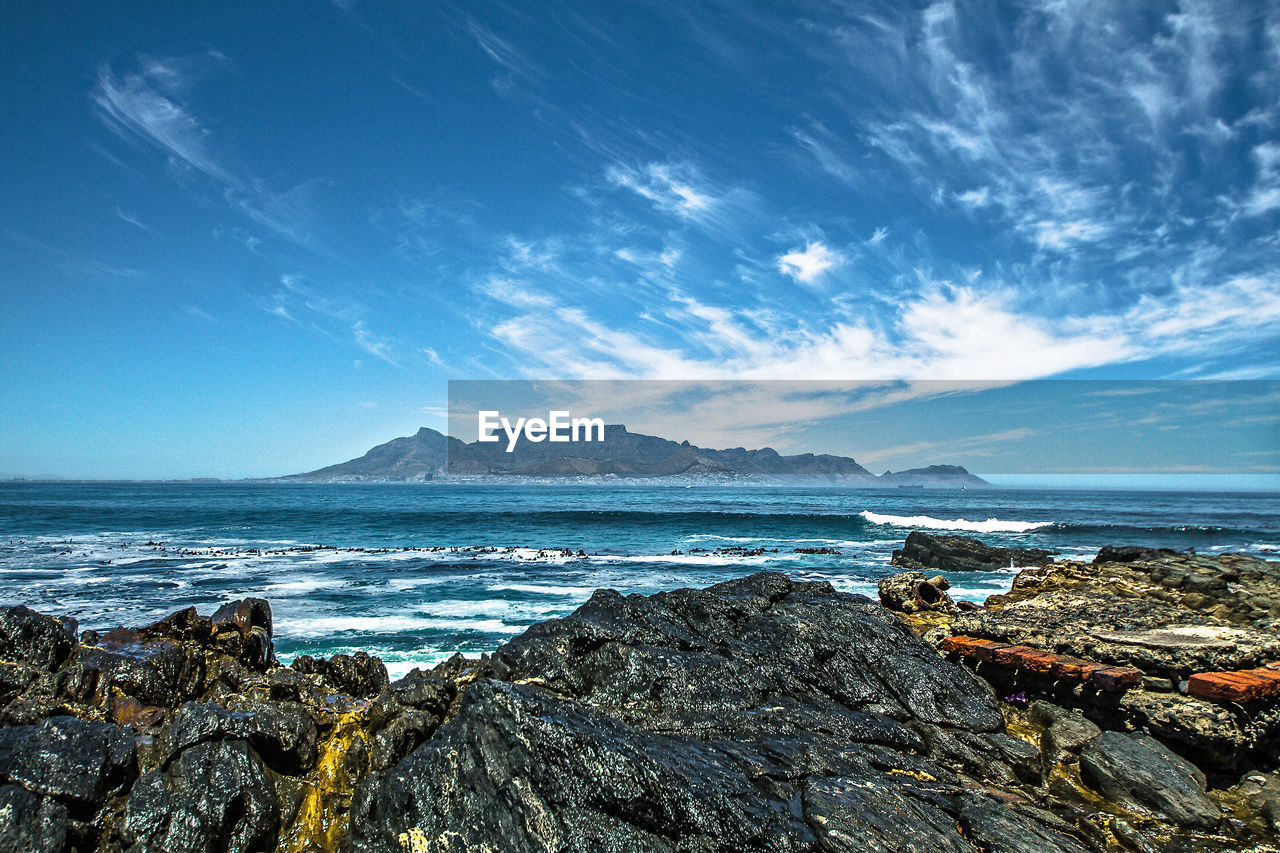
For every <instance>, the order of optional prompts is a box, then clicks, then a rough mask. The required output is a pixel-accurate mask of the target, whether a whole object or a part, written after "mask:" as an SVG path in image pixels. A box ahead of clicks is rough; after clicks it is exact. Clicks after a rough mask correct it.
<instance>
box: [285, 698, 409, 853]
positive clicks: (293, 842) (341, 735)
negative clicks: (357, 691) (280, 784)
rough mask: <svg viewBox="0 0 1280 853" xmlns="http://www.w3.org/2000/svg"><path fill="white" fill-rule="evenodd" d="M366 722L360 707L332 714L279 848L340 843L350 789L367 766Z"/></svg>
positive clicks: (316, 851)
mask: <svg viewBox="0 0 1280 853" xmlns="http://www.w3.org/2000/svg"><path fill="white" fill-rule="evenodd" d="M364 725H365V709H364V708H363V707H361V708H359V709H358V710H354V711H348V712H346V713H342V714H338V715H337V716H336V719H335V721H334V725H333V728H332V730H331V732H330V734H329V736H328V738H327V739H326V740H325V741H324V743H322V744H321V745H320V757H319V758H318V759H317V760H316V764H315V767H314V768H313V769H312V771H311V772H310V773H309V774H307V777H306V779H304V780H303V783H304V785H305V786H306V793H305V794H304V795H303V798H302V803H301V805H300V806H299V807H298V811H297V816H296V817H295V818H294V821H293V823H292V825H291V826H288V827H286V828H285V831H284V832H282V833H281V836H280V846H279V848H278V849H279V850H280V851H282V853H333V851H336V850H337V849H338V847H339V845H341V844H342V839H343V838H344V837H345V836H346V834H347V825H348V821H349V820H350V813H351V794H352V792H353V791H354V790H355V785H356V782H357V781H359V780H360V778H361V777H362V776H363V775H364V773H365V772H366V771H367V769H368V739H369V737H368V734H367V733H366V732H365V731H364ZM402 837H403V836H402ZM424 843H425V840H424ZM413 849H414V850H417V849H419V848H416V847H415V848H413ZM421 849H422V850H425V849H426V848H425V847H423V848H421Z"/></svg>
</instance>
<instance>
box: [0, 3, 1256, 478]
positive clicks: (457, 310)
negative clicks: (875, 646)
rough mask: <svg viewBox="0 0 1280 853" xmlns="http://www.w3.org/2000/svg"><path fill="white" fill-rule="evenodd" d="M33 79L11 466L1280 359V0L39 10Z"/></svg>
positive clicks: (12, 320)
mask: <svg viewBox="0 0 1280 853" xmlns="http://www.w3.org/2000/svg"><path fill="white" fill-rule="evenodd" d="M0 93H2V95H3V103H4V112H3V115H4V118H3V125H2V128H0V169H2V170H3V180H0V299H2V303H0V304H2V305H3V310H2V311H0V400H2V401H3V404H2V405H0V476H27V477H42V476H57V477H186V476H220V477H237V476H267V475H276V474H285V473H291V472H295V471H301V470H309V469H312V468H316V467H320V466H322V465H325V464H330V463H333V462H337V461H340V460H343V459H347V458H351V457H353V456H357V455H359V454H360V453H362V452H363V451H364V450H366V449H368V448H369V447H371V446H373V445H374V444H378V443H381V442H383V441H386V440H388V439H389V438H391V437H393V436H396V435H406V434H410V433H412V432H413V431H415V430H416V429H417V428H418V427H419V426H431V427H435V428H440V429H443V428H444V427H445V413H446V400H447V397H446V394H447V383H448V382H449V380H466V379H495V378H507V379H515V378H559V379H599V378H610V379H613V378H645V379H721V378H733V379H748V380H772V379H793V380H797V379H799V380H848V379H882V380H883V379H915V380H1026V379H1035V378H1046V377H1055V378H1068V379H1106V380H1133V379H1140V380H1156V379H1276V378H1280V263H1278V262H1280V243H1278V233H1277V232H1278V229H1277V224H1278V223H1277V220H1278V218H1280V5H1278V4H1276V3H1272V2H1240V3H1229V4H1228V3H1212V2H1205V3H1192V2H1186V3H1151V2H1135V0H1118V2H1112V3H1108V2H1088V3H1086V2H1072V0H1044V2H1036V1H1035V0H1025V2H1019V3H969V2H952V0H939V2H932V3H915V4H912V3H899V2H887V3H878V2H851V3H841V2H835V0H807V1H806V2H778V3H769V4H760V3H698V2H683V1H682V2H678V3H677V2H645V3H632V2H625V0H620V2H614V3H609V4H600V3H594V2H581V3H566V2H558V1H557V0H547V2H539V3H523V4H507V3H465V4H449V3H440V2H430V3H428V2H421V0H419V2H382V3H372V2H363V0H341V1H340V2H320V0H316V2H310V3H295V4H274V3H269V4H225V3H220V4H212V3H183V4H157V3H142V2H136V3H121V2H101V3H93V4H78V5H76V6H75V7H74V9H73V8H71V7H69V6H67V5H66V4H59V3H41V4H7V5H6V6H5V9H4V11H3V12H0ZM923 450H924V449H922V456H921V458H920V459H918V460H917V462H918V464H927V463H929V462H941V461H952V460H947V459H933V458H924V456H925V455H926V454H924V453H923ZM872 452H875V451H872Z"/></svg>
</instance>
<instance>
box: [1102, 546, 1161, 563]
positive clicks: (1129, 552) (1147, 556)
mask: <svg viewBox="0 0 1280 853" xmlns="http://www.w3.org/2000/svg"><path fill="white" fill-rule="evenodd" d="M1177 553H1178V552H1177V551H1170V550H1169V549H1167V548H1143V547H1142V546H1140V545H1103V546H1102V548H1100V549H1099V550H1098V556H1096V557H1094V558H1093V561H1094V562H1095V563H1132V562H1135V561H1137V560H1158V559H1160V558H1161V557H1171V556H1174V555H1176V554H1177Z"/></svg>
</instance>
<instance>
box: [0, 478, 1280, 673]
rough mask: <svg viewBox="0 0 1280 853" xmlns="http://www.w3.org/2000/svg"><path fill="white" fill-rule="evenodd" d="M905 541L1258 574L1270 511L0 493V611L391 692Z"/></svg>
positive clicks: (420, 487)
mask: <svg viewBox="0 0 1280 853" xmlns="http://www.w3.org/2000/svg"><path fill="white" fill-rule="evenodd" d="M916 529H919V530H927V531H933V532H938V533H954V532H960V533H964V534H967V535H972V536H977V537H979V538H981V539H982V540H983V541H985V542H987V543H989V544H993V545H1005V546H1018V547H1034V548H1046V549H1049V550H1051V551H1054V552H1056V553H1058V554H1060V555H1061V556H1063V557H1092V556H1093V555H1094V554H1095V553H1096V552H1097V550H1098V548H1099V547H1101V546H1102V545H1107V544H1136V545H1150V546H1161V547H1167V548H1175V549H1179V550H1186V549H1194V550H1195V551H1197V552H1200V553H1206V554H1215V553H1221V552H1224V551H1238V552H1243V553H1246V554H1253V555H1256V556H1260V557H1268V558H1272V559H1280V495H1276V494H1268V493H1240V494H1233V493H1204V492H1199V493H1197V492H1120V491H1094V492H1089V491H1035V490H1026V489H999V490H969V491H953V490H932V489H889V490H868V489H845V488H834V487H806V488H799V487H795V488H793V487H764V486H712V485H697V486H643V487H641V486H636V487H627V486H619V485H546V486H530V485H519V486H514V485H458V484H442V483H435V484H433V483H426V484H414V485H408V484H404V485H400V484H386V485H349V484H332V485H329V484H290V485H285V484H274V483H272V484H267V483H258V484H248V483H84V484H82V483H25V482H16V483H0V604H5V605H8V604H19V603H21V604H26V605H28V606H30V607H33V608H35V609H36V610H40V611H43V612H46V613H53V614H58V615H70V616H74V617H76V618H77V619H79V620H80V624H81V627H82V628H89V627H92V628H97V629H100V630H101V629H109V628H112V627H115V626H117V625H128V626H137V625H142V624H146V623H148V622H150V621H153V620H155V619H158V618H160V617H162V616H164V615H166V614H168V613H170V612H172V611H174V610H176V609H179V608H183V607H188V606H193V605H194V606H195V607H196V608H198V609H199V610H200V612H202V613H206V614H207V613H210V612H212V611H213V610H214V609H215V608H216V607H217V606H218V605H220V604H221V603H223V602H226V601H230V600H232V599H235V598H242V597H245V596H260V597H262V598H266V599H268V600H269V601H270V602H271V606H272V610H273V612H274V615H275V637H276V651H277V653H278V654H279V655H280V657H281V658H282V659H283V660H285V661H288V660H290V659H292V658H293V657H294V656H296V655H299V654H318V655H330V654H336V653H338V652H344V651H353V650H357V649H364V650H366V651H368V652H370V653H372V654H377V655H379V656H381V657H382V658H383V660H384V661H386V663H387V666H388V669H389V670H390V671H391V673H392V676H393V677H395V676H398V675H401V674H403V673H405V672H407V671H408V670H409V669H411V668H413V667H415V666H429V665H431V664H433V663H435V662H437V661H439V660H441V659H443V658H446V657H448V656H450V655H452V654H453V653H454V652H459V651H460V652H463V653H464V654H467V655H476V654H479V653H481V652H486V651H491V650H492V649H494V648H495V647H496V646H498V645H499V644H500V643H502V642H503V641H505V640H507V639H509V638H510V637H512V636H514V635H516V634H518V633H520V632H521V631H523V630H524V629H525V628H526V627H528V626H529V625H531V624H533V623H535V622H540V621H542V620H545V619H548V618H551V617H554V616H562V615H565V614H567V613H569V612H570V611H572V610H573V609H574V608H575V607H577V606H578V605H580V604H582V602H584V601H585V600H586V599H587V598H588V597H589V596H590V595H591V593H592V591H593V590H595V589H597V588H599V587H612V588H614V589H618V590H621V591H623V592H628V593H630V592H640V593H650V592H655V591H658V590H664V589H676V588H679V587H687V586H705V585H708V584H712V583H715V582H717V581H720V580H724V579H727V578H732V577H737V576H740V575H743V574H747V573H750V572H756V571H760V570H763V569H770V570H774V571H780V572H785V573H787V574H788V575H791V576H792V577H795V578H800V579H804V580H819V579H820V580H827V581H830V582H831V583H832V584H833V585H834V586H835V587H836V588H838V589H842V590H847V591H850V592H858V593H864V594H867V595H870V596H875V594H876V581H877V580H879V579H880V578H882V577H885V576H886V575H889V574H893V573H894V568H893V567H892V566H891V565H890V563H889V559H890V556H891V554H892V551H893V549H894V548H896V547H901V545H902V541H903V539H905V538H906V535H907V534H908V533H909V532H910V531H911V530H916ZM797 548H826V549H832V550H835V551H837V552H839V553H838V554H802V553H797V552H796V549H797ZM1017 569H1018V567H1016V566H1010V567H1008V568H1007V569H1002V570H1000V571H996V572H983V573H972V574H953V575H951V576H950V578H951V581H952V583H953V587H952V590H951V593H952V595H953V596H955V597H957V598H963V599H968V600H971V601H981V600H983V599H984V598H986V596H988V595H990V594H992V593H997V592H1004V591H1007V589H1008V587H1009V582H1010V579H1011V578H1012V576H1013V575H1014V574H1015V573H1016V571H1017Z"/></svg>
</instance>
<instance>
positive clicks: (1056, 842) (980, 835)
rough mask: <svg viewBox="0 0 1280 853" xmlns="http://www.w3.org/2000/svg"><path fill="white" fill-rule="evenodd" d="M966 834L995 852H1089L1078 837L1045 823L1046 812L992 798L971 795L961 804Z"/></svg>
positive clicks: (962, 823)
mask: <svg viewBox="0 0 1280 853" xmlns="http://www.w3.org/2000/svg"><path fill="white" fill-rule="evenodd" d="M1037 818H1039V819H1037ZM960 823H961V826H963V827H964V831H965V837H966V838H968V839H969V840H971V841H972V842H973V843H974V844H976V845H978V849H980V850H988V851H992V853H1030V851H1034V853H1087V851H1088V850H1089V848H1088V847H1085V846H1084V845H1083V844H1081V843H1080V842H1079V841H1078V840H1077V839H1075V838H1073V837H1071V836H1070V835H1069V834H1067V833H1066V832H1064V831H1063V830H1065V827H1055V826H1053V825H1052V824H1054V823H1056V822H1055V821H1048V822H1046V821H1045V820H1044V819H1043V815H1036V816H1034V817H1033V816H1032V812H1030V810H1027V811H1019V810H1017V809H1014V808H1008V807H1004V806H1001V805H999V804H997V803H995V802H993V801H992V800H991V799H990V798H987V797H980V796H975V795H970V796H967V797H965V798H964V800H963V801H962V805H961V807H960Z"/></svg>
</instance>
